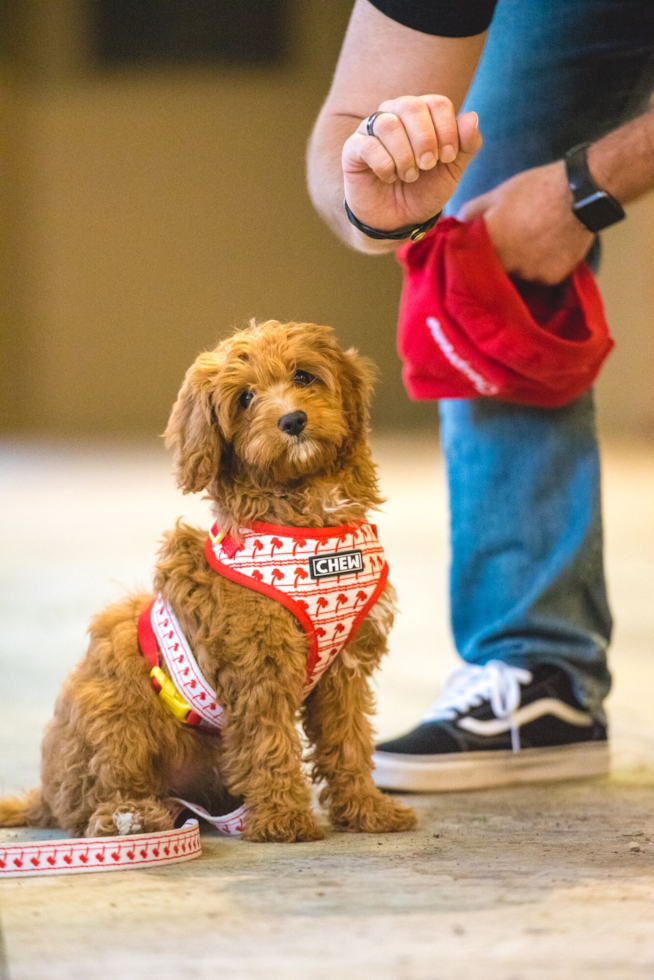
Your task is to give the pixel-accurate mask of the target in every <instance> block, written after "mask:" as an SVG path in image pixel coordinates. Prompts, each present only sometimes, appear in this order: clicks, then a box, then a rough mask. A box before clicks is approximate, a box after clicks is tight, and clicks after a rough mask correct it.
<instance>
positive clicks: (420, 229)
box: [343, 200, 442, 242]
mask: <svg viewBox="0 0 654 980" xmlns="http://www.w3.org/2000/svg"><path fill="white" fill-rule="evenodd" d="M343 207H344V208H345V213H346V215H347V219H348V221H349V222H350V224H351V225H354V227H355V228H358V229H359V231H360V232H363V234H364V235H367V236H368V238H374V239H376V240H377V241H383V240H385V239H387V240H390V241H395V242H401V241H403V240H404V239H405V238H410V239H411V241H412V242H419V241H420V239H421V238H424V237H425V235H426V234H427V232H428V231H429V230H430V228H433V227H434V225H435V224H436V222H437V221H438V219H439V218H440V216H441V213H442V212H441V211H439V212H438V214H435V215H434V217H433V218H429V219H428V220H427V221H423V223H422V224H421V225H406V227H404V228H396V229H395V231H381V230H380V229H379V228H371V227H370V225H364V223H363V221H359V219H358V218H357V216H356V215H355V214H353V212H352V211H351V210H350V206H349V204H348V203H347V201H345V200H344V201H343Z"/></svg>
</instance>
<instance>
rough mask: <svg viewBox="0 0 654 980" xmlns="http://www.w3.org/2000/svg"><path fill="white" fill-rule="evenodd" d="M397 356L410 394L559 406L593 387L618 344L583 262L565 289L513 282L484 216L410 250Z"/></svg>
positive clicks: (452, 223) (442, 229)
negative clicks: (497, 250) (613, 337)
mask: <svg viewBox="0 0 654 980" xmlns="http://www.w3.org/2000/svg"><path fill="white" fill-rule="evenodd" d="M397 254H398V259H399V261H400V263H401V265H402V266H403V267H404V287H403V290H402V300H401V303H400V320H399V330H398V349H399V352H400V356H401V357H402V359H403V361H404V370H403V378H404V384H405V387H406V389H407V392H408V393H409V396H410V397H411V398H414V399H431V398H497V399H499V400H502V401H509V402H520V403H522V404H524V405H538V406H541V407H543V408H556V407H558V406H560V405H565V404H567V403H568V402H571V401H573V400H574V399H575V398H577V397H578V396H579V395H581V394H582V392H584V391H586V389H587V388H590V386H591V385H592V383H593V381H594V380H595V378H596V377H597V375H598V373H599V370H600V367H601V365H602V362H603V361H604V359H605V357H606V356H607V354H608V353H609V351H610V350H611V348H612V347H613V340H612V339H611V336H610V334H609V328H608V325H607V322H606V318H605V316H604V308H603V305H602V300H601V297H600V294H599V290H598V288H597V284H596V282H595V279H594V277H593V274H592V273H591V271H590V269H588V267H587V266H586V265H585V264H584V263H583V262H582V263H580V264H579V265H578V266H577V268H576V269H575V271H574V272H573V273H572V275H571V276H570V277H569V278H568V279H566V280H565V282H563V283H561V285H559V286H543V285H540V284H538V283H528V282H521V281H518V280H515V279H512V278H511V277H510V276H508V275H507V273H506V272H505V271H504V269H503V268H502V265H501V262H500V260H499V258H498V256H497V253H496V252H495V249H494V247H493V244H492V242H491V240H490V237H489V235H488V231H487V230H486V224H485V222H484V220H483V218H477V219H476V220H475V221H472V222H470V223H463V222H460V221H457V220H456V218H444V219H441V221H439V222H438V224H437V225H436V227H435V228H434V229H433V231H431V232H429V233H428V234H427V235H426V236H425V237H424V238H423V239H422V240H421V241H420V242H415V243H411V244H407V245H403V246H402V248H400V249H399V251H398V253H397Z"/></svg>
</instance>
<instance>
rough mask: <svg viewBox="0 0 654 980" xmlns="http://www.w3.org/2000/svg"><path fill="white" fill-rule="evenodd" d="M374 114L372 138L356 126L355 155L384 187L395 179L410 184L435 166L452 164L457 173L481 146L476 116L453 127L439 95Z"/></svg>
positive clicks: (450, 110)
mask: <svg viewBox="0 0 654 980" xmlns="http://www.w3.org/2000/svg"><path fill="white" fill-rule="evenodd" d="M379 112H380V115H378V116H377V118H376V119H375V121H374V124H373V131H374V136H372V137H371V136H369V135H368V133H367V127H366V123H367V120H365V119H364V120H362V122H361V123H360V125H359V128H358V129H357V135H358V136H359V137H361V141H359V140H357V151H358V152H359V153H360V155H361V158H362V159H365V160H366V162H367V163H368V165H369V166H370V169H371V170H373V171H374V172H375V174H377V176H378V177H380V179H381V180H384V181H385V182H386V183H392V181H393V180H394V179H397V177H399V178H400V179H401V180H402V181H405V182H406V183H412V182H413V181H415V180H417V179H418V177H419V174H420V171H421V170H431V169H433V167H435V166H436V164H437V163H438V162H441V163H444V164H450V163H454V162H455V161H456V162H457V163H460V166H461V170H463V168H464V167H465V166H467V163H468V162H469V160H470V159H471V158H472V156H473V155H474V154H475V153H476V152H477V150H478V149H479V147H480V146H481V136H480V134H479V128H478V124H477V122H478V121H477V114H476V113H474V112H473V113H464V115H462V116H461V118H460V119H459V121H458V124H457V119H456V115H455V112H454V106H453V105H452V102H451V101H450V99H448V98H447V97H446V96H444V95H424V96H420V97H418V96H402V97H401V98H397V99H389V100H387V101H386V102H382V103H381V105H380V107H379ZM380 147H382V148H383V149H384V150H385V151H386V152H385V153H382V152H381V150H380V149H379V148H380ZM462 154H463V155H464V156H463V157H462ZM460 157H462V158H461V160H459V158H460ZM391 162H392V171H391Z"/></svg>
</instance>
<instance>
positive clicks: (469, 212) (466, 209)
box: [457, 191, 495, 221]
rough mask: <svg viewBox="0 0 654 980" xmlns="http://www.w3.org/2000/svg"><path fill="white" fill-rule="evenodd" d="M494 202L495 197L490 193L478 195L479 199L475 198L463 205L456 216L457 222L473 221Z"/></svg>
mask: <svg viewBox="0 0 654 980" xmlns="http://www.w3.org/2000/svg"><path fill="white" fill-rule="evenodd" d="M494 200H495V197H494V195H493V192H492V191H490V192H489V193H488V194H480V195H479V197H475V198H473V199H472V201H468V203H467V204H464V205H463V207H462V208H461V209H460V211H459V213H458V214H457V218H458V219H459V221H474V220H475V218H478V217H479V216H480V215H481V214H484V213H485V212H486V211H488V209H489V207H491V205H492V204H493V202H494Z"/></svg>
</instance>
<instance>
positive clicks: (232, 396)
mask: <svg viewBox="0 0 654 980" xmlns="http://www.w3.org/2000/svg"><path fill="white" fill-rule="evenodd" d="M373 374H374V368H373V366H372V364H371V362H369V361H368V360H366V359H365V358H362V357H360V356H359V355H358V354H357V353H356V351H354V350H348V351H343V350H341V349H340V348H339V346H338V344H337V343H336V341H335V339H334V337H333V334H332V330H331V328H330V327H322V326H317V325H316V324H313V323H286V324H284V323H279V322H278V321H277V320H268V321H267V322H266V323H254V322H253V323H252V324H251V325H250V327H249V328H248V329H246V330H242V331H240V332H239V333H236V334H234V336H232V337H230V338H228V339H227V340H225V341H223V342H222V343H221V344H219V345H218V347H217V348H216V349H215V350H214V351H210V352H207V353H204V354H201V355H200V356H199V357H198V359H197V360H196V361H195V363H194V364H193V365H192V366H191V368H190V369H189V371H188V372H187V374H186V377H185V379H184V383H183V385H182V388H181V391H180V393H179V396H178V398H177V401H176V402H175V405H174V407H173V410H172V414H171V416H170V421H169V423H168V428H167V429H166V443H167V445H169V446H174V447H175V449H176V451H177V480H178V484H179V486H180V487H182V489H183V490H184V492H185V493H191V492H197V491H200V490H204V489H205V488H206V487H209V488H210V489H211V487H212V484H213V485H214V486H215V484H216V481H217V479H218V477H219V474H220V475H222V476H224V477H228V476H229V473H230V472H232V473H234V474H236V473H238V474H239V475H243V474H244V473H249V474H250V475H251V476H252V478H253V479H254V480H255V481H256V483H257V484H258V485H259V486H261V485H263V486H265V485H266V484H267V483H270V484H271V485H273V484H275V485H279V484H280V483H282V484H283V483H289V482H292V481H297V480H301V479H302V478H307V477H310V476H312V475H317V474H320V473H323V472H325V471H327V470H329V469H330V468H333V467H334V466H338V464H339V461H340V460H342V461H345V460H346V459H347V458H348V457H349V456H351V452H352V450H354V449H355V448H356V446H357V444H359V443H360V442H361V441H362V440H365V437H366V434H367V430H368V405H369V401H370V395H371V392H372V379H373Z"/></svg>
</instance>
